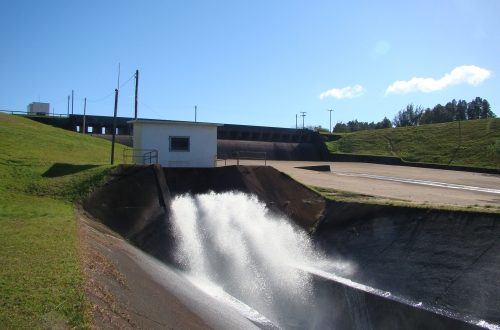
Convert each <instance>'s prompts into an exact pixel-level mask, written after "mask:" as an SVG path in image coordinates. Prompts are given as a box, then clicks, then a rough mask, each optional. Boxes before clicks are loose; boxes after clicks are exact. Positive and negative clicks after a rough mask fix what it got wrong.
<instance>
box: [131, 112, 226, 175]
mask: <svg viewBox="0 0 500 330" xmlns="http://www.w3.org/2000/svg"><path fill="white" fill-rule="evenodd" d="M171 137H189V140H190V146H189V151H172V150H170V138H171ZM134 149H156V150H158V162H159V163H160V164H161V165H162V166H164V167H214V166H215V160H216V157H217V126H216V125H213V124H202V123H171V122H154V121H151V122H146V121H138V122H134Z"/></svg>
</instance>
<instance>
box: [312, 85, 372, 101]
mask: <svg viewBox="0 0 500 330" xmlns="http://www.w3.org/2000/svg"><path fill="white" fill-rule="evenodd" d="M364 93H365V89H364V88H363V86H361V85H354V86H347V87H344V88H332V89H329V90H327V91H325V92H323V93H321V94H320V95H319V98H320V99H321V100H322V99H324V98H327V97H334V98H336V99H352V98H355V97H359V96H361V95H363V94H364Z"/></svg>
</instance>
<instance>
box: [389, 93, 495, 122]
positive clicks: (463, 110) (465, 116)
mask: <svg viewBox="0 0 500 330" xmlns="http://www.w3.org/2000/svg"><path fill="white" fill-rule="evenodd" d="M492 117H495V114H494V113H493V111H491V106H490V103H489V102H488V100H486V99H482V98H480V97H476V98H475V99H473V100H472V101H470V102H468V103H467V102H466V101H465V100H458V101H457V100H455V99H454V100H452V101H450V102H448V103H446V105H444V106H443V105H441V104H437V105H435V106H434V108H432V109H431V108H426V109H424V108H422V107H421V106H417V107H414V106H413V104H408V105H407V106H406V109H403V110H401V111H399V112H398V113H397V114H396V116H394V120H393V121H392V124H393V125H394V126H395V127H402V126H418V125H425V124H436V123H446V122H450V121H455V120H472V119H484V118H492Z"/></svg>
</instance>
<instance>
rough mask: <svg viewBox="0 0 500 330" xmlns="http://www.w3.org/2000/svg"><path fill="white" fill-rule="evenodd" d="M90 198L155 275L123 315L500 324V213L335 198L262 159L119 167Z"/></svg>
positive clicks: (297, 324) (173, 323) (137, 264)
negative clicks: (206, 164)
mask: <svg viewBox="0 0 500 330" xmlns="http://www.w3.org/2000/svg"><path fill="white" fill-rule="evenodd" d="M82 210H83V211H84V213H86V214H87V216H88V218H89V219H90V220H89V223H91V226H92V228H93V229H92V232H100V233H102V234H103V235H104V236H112V237H113V240H112V244H110V245H109V246H107V247H106V248H105V249H103V251H105V252H106V251H107V252H106V253H108V252H109V251H110V250H112V249H114V248H116V247H117V246H118V245H119V244H123V245H127V244H129V245H132V246H133V248H131V249H130V250H127V251H128V252H127V253H126V254H125V255H124V256H122V257H120V258H117V260H115V261H114V262H115V263H116V264H117V265H118V266H119V264H120V263H126V262H128V263H130V262H131V261H130V260H132V261H133V262H134V266H133V267H129V270H128V271H126V270H123V269H126V268H121V269H122V272H123V274H124V275H123V277H127V276H129V275H130V276H131V278H133V276H134V274H136V275H137V274H142V273H140V272H139V269H148V274H150V275H151V278H153V280H152V281H151V283H152V284H150V285H148V286H144V283H145V282H147V281H146V278H145V277H141V276H142V275H139V277H138V279H139V280H138V281H130V282H129V283H128V284H127V285H126V286H124V287H123V290H124V291H126V290H130V292H129V293H128V294H123V293H119V294H116V296H117V297H116V300H126V301H127V303H126V305H127V309H128V310H129V311H131V312H130V315H128V316H127V317H123V315H125V314H126V313H125V312H122V313H116V315H114V316H113V317H109V319H110V320H114V321H112V322H117V323H115V324H120V323H119V322H121V321H120V320H118V319H120V317H121V318H123V319H126V321H127V322H129V323H128V324H129V325H130V324H132V323H130V322H132V321H133V322H135V323H133V324H134V325H135V326H136V327H140V328H165V327H168V326H170V327H173V328H217V329H234V328H248V329H253V328H257V329H422V328H432V329H481V328H486V329H499V325H500V312H499V311H500V286H499V285H498V283H499V282H498V279H499V278H500V267H498V266H499V265H500V240H499V238H500V226H499V221H500V217H499V216H498V214H486V213H472V212H459V211H445V210H432V209H425V208H412V207H395V206H388V205H367V204H356V203H344V202H334V201H330V200H326V199H324V198H323V197H322V196H320V195H318V194H316V193H315V192H313V191H311V190H309V189H308V188H307V187H305V186H303V185H301V184H299V183H297V182H296V181H294V180H292V179H291V178H290V177H288V176H287V175H285V174H283V173H281V172H279V171H277V170H275V169H274V168H272V167H264V166H227V167H220V168H210V169H171V168H160V167H158V166H147V167H140V166H121V167H119V168H118V169H117V170H116V171H115V172H113V173H112V176H111V178H110V180H109V181H108V182H107V183H106V184H104V185H102V186H101V187H99V188H98V189H97V190H96V191H95V192H94V193H93V194H92V195H91V196H89V197H88V198H87V199H86V200H84V201H83V202H82ZM104 236H103V237H104ZM118 242H122V243H119V244H118ZM101 243H102V242H101ZM134 251H135V252H134ZM98 275H99V276H98V278H101V279H102V277H103V276H104V275H103V274H101V273H99V274H98ZM117 277H118V278H120V276H117ZM123 281H125V280H123ZM148 283H149V282H148ZM112 285H114V284H112ZM112 285H110V286H112ZM136 285H143V287H141V289H140V290H139V291H138V292H135V293H133V292H134V291H133V290H134V287H135V286H136ZM150 287H153V288H154V289H150ZM123 290H122V291H123ZM148 290H149V291H148ZM162 292H165V296H168V297H170V296H176V297H177V298H178V300H175V301H180V303H179V305H183V306H184V307H185V309H183V308H181V307H179V308H178V309H175V308H174V307H175V306H174V307H172V306H173V305H175V304H177V302H175V303H174V299H173V298H172V299H171V298H168V299H167V298H165V297H164V295H163V293H162ZM122 294H123V296H121V298H120V295H122ZM132 296H134V297H132ZM97 298H99V297H97ZM97 298H96V299H97ZM150 300H152V301H160V302H161V303H156V304H155V305H154V306H152V307H151V306H150V305H148V301H150ZM163 301H168V302H169V303H168V304H167V303H165V304H163V303H162V302H163ZM114 303H115V304H116V301H115V302H114ZM145 306H150V307H145ZM176 308H177V307H176ZM179 310H181V311H182V312H179ZM184 310H187V311H184ZM132 311H135V312H132ZM134 313H135V314H134ZM120 315H121V316H120ZM134 315H135V316H134ZM146 316H147V317H146ZM122 321H123V320H122ZM112 322H111V323H112ZM123 322H125V321H123ZM197 322H198V323H197ZM105 324H107V325H108V326H109V323H105ZM117 327H119V326H117Z"/></svg>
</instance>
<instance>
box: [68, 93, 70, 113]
mask: <svg viewBox="0 0 500 330" xmlns="http://www.w3.org/2000/svg"><path fill="white" fill-rule="evenodd" d="M69 97H70V96H69V95H68V117H69Z"/></svg>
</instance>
